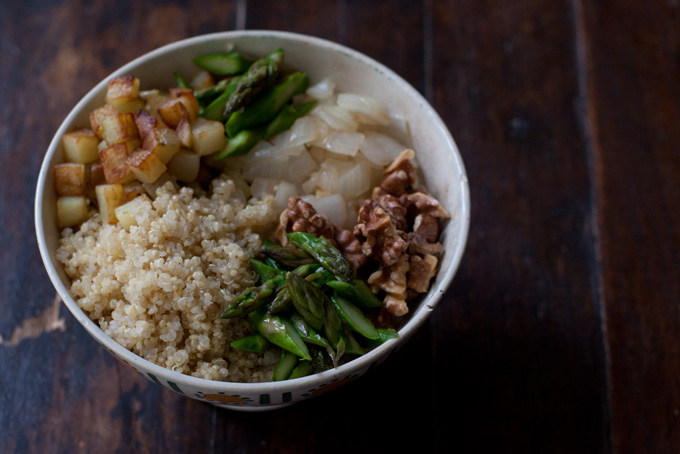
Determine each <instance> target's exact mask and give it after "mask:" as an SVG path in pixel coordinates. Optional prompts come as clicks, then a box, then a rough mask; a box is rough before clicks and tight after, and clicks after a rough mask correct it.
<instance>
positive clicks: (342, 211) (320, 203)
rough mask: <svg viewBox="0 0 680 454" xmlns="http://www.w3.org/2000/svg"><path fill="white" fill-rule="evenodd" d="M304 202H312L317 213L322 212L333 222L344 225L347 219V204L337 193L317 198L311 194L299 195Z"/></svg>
mask: <svg viewBox="0 0 680 454" xmlns="http://www.w3.org/2000/svg"><path fill="white" fill-rule="evenodd" d="M301 198H302V200H304V201H305V202H309V203H311V204H312V206H313V207H314V209H315V210H316V211H317V213H320V214H323V215H324V216H326V217H327V218H328V220H329V221H331V222H332V223H333V224H335V225H338V226H344V225H345V222H346V219H347V205H346V203H345V199H344V198H342V196H340V195H339V194H333V195H329V196H327V197H322V198H318V197H315V196H313V195H306V196H303V197H301Z"/></svg>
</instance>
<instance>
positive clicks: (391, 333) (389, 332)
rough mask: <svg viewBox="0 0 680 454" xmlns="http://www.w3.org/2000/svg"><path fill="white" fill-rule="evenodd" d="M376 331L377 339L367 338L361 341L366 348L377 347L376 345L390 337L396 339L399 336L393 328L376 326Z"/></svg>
mask: <svg viewBox="0 0 680 454" xmlns="http://www.w3.org/2000/svg"><path fill="white" fill-rule="evenodd" d="M376 331H377V332H378V338H377V339H374V340H370V339H368V340H367V341H365V342H363V344H364V345H365V346H366V347H367V348H373V347H377V346H378V345H381V344H384V343H385V342H387V341H388V340H390V339H396V338H397V337H399V334H398V333H397V332H396V331H395V330H393V329H385V328H376Z"/></svg>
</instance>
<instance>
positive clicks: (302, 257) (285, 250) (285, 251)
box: [260, 245, 316, 267]
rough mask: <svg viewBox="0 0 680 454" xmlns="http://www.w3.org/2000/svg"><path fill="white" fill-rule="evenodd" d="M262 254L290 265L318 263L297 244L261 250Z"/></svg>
mask: <svg viewBox="0 0 680 454" xmlns="http://www.w3.org/2000/svg"><path fill="white" fill-rule="evenodd" d="M260 252H261V253H262V254H264V255H265V256H267V257H269V258H271V259H272V260H276V261H277V262H279V263H283V264H284V265H287V266H289V267H296V266H300V265H309V264H312V263H316V261H315V260H314V258H313V257H312V256H311V255H309V254H307V253H306V252H305V251H303V250H302V249H300V248H299V247H297V246H294V245H289V246H276V247H270V248H266V249H262V250H260Z"/></svg>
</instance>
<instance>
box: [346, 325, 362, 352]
mask: <svg viewBox="0 0 680 454" xmlns="http://www.w3.org/2000/svg"><path fill="white" fill-rule="evenodd" d="M342 337H343V339H344V340H345V353H347V354H348V355H357V356H361V355H364V354H365V353H366V350H365V349H364V348H363V347H362V346H361V345H359V342H357V340H356V338H355V337H354V336H353V335H352V333H351V332H350V331H349V329H348V328H347V327H346V326H345V327H344V332H343V333H342Z"/></svg>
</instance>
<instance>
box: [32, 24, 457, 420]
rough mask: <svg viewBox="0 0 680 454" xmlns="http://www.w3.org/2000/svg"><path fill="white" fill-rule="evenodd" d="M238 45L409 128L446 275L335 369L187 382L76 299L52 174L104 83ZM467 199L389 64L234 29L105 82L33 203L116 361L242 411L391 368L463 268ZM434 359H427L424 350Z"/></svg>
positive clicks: (419, 106) (144, 61)
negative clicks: (390, 332)
mask: <svg viewBox="0 0 680 454" xmlns="http://www.w3.org/2000/svg"><path fill="white" fill-rule="evenodd" d="M230 45H234V46H235V47H236V49H238V50H239V51H241V52H243V53H247V54H252V55H265V54H268V53H269V52H271V51H272V50H273V49H276V48H279V47H283V48H284V50H285V53H286V62H287V63H288V64H290V65H291V66H293V67H296V68H297V69H300V70H302V71H304V72H306V73H307V74H308V75H309V76H310V79H311V80H312V83H313V82H314V81H318V80H321V79H322V78H324V77H326V76H328V77H330V78H331V79H332V80H333V81H334V82H335V83H336V84H337V87H338V90H339V91H343V92H352V93H362V94H369V95H371V96H373V97H376V98H378V99H379V100H380V101H382V102H383V103H384V104H385V105H386V106H387V107H388V109H390V110H391V111H395V112H399V113H401V114H402V115H403V116H404V117H405V118H406V120H407V121H408V124H409V127H410V130H411V133H412V137H413V144H412V145H413V147H414V149H415V150H416V153H417V156H418V160H419V163H420V166H421V168H422V171H423V173H424V176H425V180H426V184H427V186H428V189H429V190H430V191H431V192H432V193H433V194H434V195H435V196H436V197H437V198H438V199H439V201H440V202H441V203H442V204H443V205H444V206H445V207H446V209H447V210H448V211H449V212H450V213H451V214H452V219H451V220H450V221H448V223H447V226H446V228H445V229H444V231H443V233H442V238H441V241H442V243H443V252H442V255H441V258H440V269H439V272H438V274H437V277H436V279H435V280H434V281H433V284H432V287H431V289H430V291H429V292H428V293H427V295H426V296H425V297H424V298H423V300H422V301H421V303H420V304H419V305H418V306H417V307H415V308H412V309H411V315H410V320H409V321H408V323H406V325H405V326H403V327H402V328H401V329H400V330H399V337H398V338H397V339H393V340H390V341H388V342H386V343H385V344H383V345H381V346H380V347H378V348H376V349H374V350H372V351H370V352H369V353H368V354H366V355H364V356H362V357H360V358H358V359H355V360H353V361H351V362H349V363H347V364H345V365H342V366H340V367H338V368H336V369H333V370H329V371H326V372H323V373H320V374H316V375H312V376H308V377H304V378H299V379H295V380H289V381H284V382H275V383H257V384H250V383H225V382H215V381H210V380H206V379H200V378H195V377H190V376H187V375H183V374H180V373H178V372H173V371H171V370H168V369H165V368H163V367H160V366H157V365H155V364H153V363H151V362H149V361H146V360H144V359H142V358H140V357H139V356H137V355H135V354H133V353H132V352H130V351H128V350H127V349H125V348H123V347H122V346H120V345H119V344H118V343H116V342H115V341H114V340H112V339H111V338H110V337H108V336H107V335H106V334H104V332H103V331H102V330H101V329H100V328H99V326H97V325H96V324H95V323H94V322H92V321H91V320H90V319H89V318H88V316H87V315H86V314H85V313H84V312H83V311H82V310H81V309H80V308H79V307H78V305H77V304H76V302H75V301H74V300H73V298H72V297H71V295H70V294H69V288H70V279H69V278H68V277H67V276H66V274H65V272H64V270H63V267H62V266H61V264H60V263H59V262H58V261H57V258H56V250H57V243H58V239H59V231H58V229H57V226H56V221H55V215H56V213H55V212H56V208H55V206H56V196H55V193H54V190H53V179H52V168H53V166H54V165H55V164H58V163H60V162H63V160H64V158H63V153H62V148H61V141H60V138H61V136H62V135H63V134H64V133H65V132H66V131H68V130H69V129H70V128H72V127H76V126H80V127H82V126H86V125H88V124H89V122H88V121H89V120H88V114H89V112H90V111H92V110H93V109H94V108H95V107H97V106H99V105H102V104H103V103H104V102H105V93H106V85H107V81H108V80H109V79H110V78H111V77H115V76H119V75H125V74H130V75H134V76H136V77H138V78H140V79H141V81H142V88H153V87H164V86H165V87H170V86H173V83H174V80H173V72H174V71H180V72H181V73H189V72H190V71H191V70H192V69H194V66H193V64H192V62H191V60H192V58H193V57H194V56H196V55H198V54H201V53H208V52H219V51H225V50H226V49H227V48H228V46H230ZM469 214H470V206H469V193H468V183H467V177H466V174H465V169H464V166H463V162H462V160H461V157H460V154H459V152H458V149H457V147H456V144H455V143H454V141H453V139H452V137H451V135H450V133H449V131H448V130H447V128H446V126H445V125H444V123H443V122H442V120H441V118H440V117H439V116H438V115H437V113H436V112H435V111H434V109H433V108H432V107H431V106H430V105H429V104H428V102H427V101H426V100H425V99H424V98H423V97H422V96H421V95H420V93H418V91H417V90H415V89H414V88H413V87H412V86H410V85H409V84H408V83H407V82H406V81H404V80H403V79H402V78H401V77H399V76H398V75H397V74H395V73H394V72H393V71H391V70H390V69H388V68H386V67H385V66H383V65H382V64H380V63H378V62H376V61H374V60H372V59H371V58H369V57H367V56H365V55H363V54H361V53H359V52H356V51H354V50H352V49H349V48H347V47H343V46H341V45H338V44H335V43H332V42H329V41H325V40H322V39H319V38H314V37H310V36H304V35H299V34H293V33H285V32H274V31H234V32H224V33H216V34H210V35H204V36H198V37H195V38H190V39H186V40H183V41H179V42H176V43H173V44H169V45H167V46H164V47H161V48H159V49H157V50H154V51H153V52H150V53H148V54H146V55H143V56H141V57H139V58H137V59H136V60H133V61H132V62H130V63H128V64H126V65H125V66H123V67H122V68H120V69H118V70H117V71H115V72H114V73H113V74H111V75H110V76H109V77H107V78H106V79H104V80H102V81H101V82H100V83H98V84H97V85H96V86H95V87H94V88H93V89H92V90H91V91H90V92H89V93H88V94H87V95H86V96H85V97H84V98H83V99H82V100H81V101H80V102H79V103H78V104H77V105H76V106H75V108H74V109H73V110H72V111H71V112H70V113H69V115H68V116H67V117H66V119H65V120H64V122H63V123H62V124H61V126H60V127H59V129H58V131H57V132H56V134H55V136H54V138H53V140H52V142H51V144H50V146H49V149H48V150H47V153H46V155H45V159H44V162H43V164H42V168H41V169H40V176H39V179H38V186H37V192H36V199H35V222H36V233H37V239H38V244H39V247H40V253H41V255H42V258H43V261H44V263H45V268H46V269H47V272H48V274H49V277H50V279H51V280H52V283H53V284H54V286H55V288H56V289H57V292H58V293H59V295H60V296H61V298H62V299H63V301H64V303H65V304H66V306H67V307H68V309H69V310H70V311H71V313H72V314H73V316H74V317H75V318H76V319H77V320H78V322H79V323H80V324H82V325H83V326H84V327H85V329H86V330H87V331H88V332H89V333H90V334H91V335H92V336H93V337H94V338H95V339H96V340H97V341H98V342H99V343H100V344H101V345H102V346H103V347H104V348H105V349H106V350H108V351H109V352H110V353H111V354H113V355H114V356H115V357H117V358H118V359H119V360H121V361H123V362H124V363H125V364H127V365H128V366H130V367H131V368H133V369H134V370H136V371H137V372H139V373H140V374H141V375H143V376H144V377H146V378H147V379H149V380H151V381H153V382H155V383H158V384H160V385H162V386H164V387H166V388H168V389H171V390H173V391H175V392H177V393H180V394H183V395H185V396H187V397H190V398H193V399H198V400H202V401H206V402H210V403H212V404H215V405H218V406H221V407H226V408H232V409H237V410H265V409H272V408H277V407H280V406H284V405H289V404H291V403H294V402H298V401H300V400H303V399H307V398H310V397H313V396H316V395H319V394H321V393H323V392H326V391H329V390H331V389H335V388H337V387H338V386H339V385H341V384H344V383H346V382H348V381H350V380H353V379H355V378H357V377H359V376H361V375H362V374H364V373H365V372H366V371H368V370H370V369H371V368H372V367H373V366H375V365H377V364H379V363H381V362H382V361H384V360H385V359H386V358H387V357H388V356H389V355H390V353H392V352H393V351H395V350H396V349H397V348H398V347H400V346H401V345H402V344H404V343H405V342H406V341H407V340H408V339H409V338H410V337H411V335H412V334H413V333H414V332H415V331H416V330H417V329H418V328H419V327H420V326H421V325H422V324H423V322H425V320H426V319H427V318H428V316H429V315H430V313H431V312H432V310H433V309H434V308H435V306H436V305H437V303H438V302H439V301H440V299H441V297H442V295H443V294H444V292H445V291H446V289H447V287H448V286H449V284H450V283H451V280H452V279H453V276H454V274H455V273H456V270H457V269H458V266H459V264H460V261H461V258H462V255H463V250H464V248H465V244H466V241H467V234H468V227H469ZM423 354H427V352H423Z"/></svg>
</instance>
